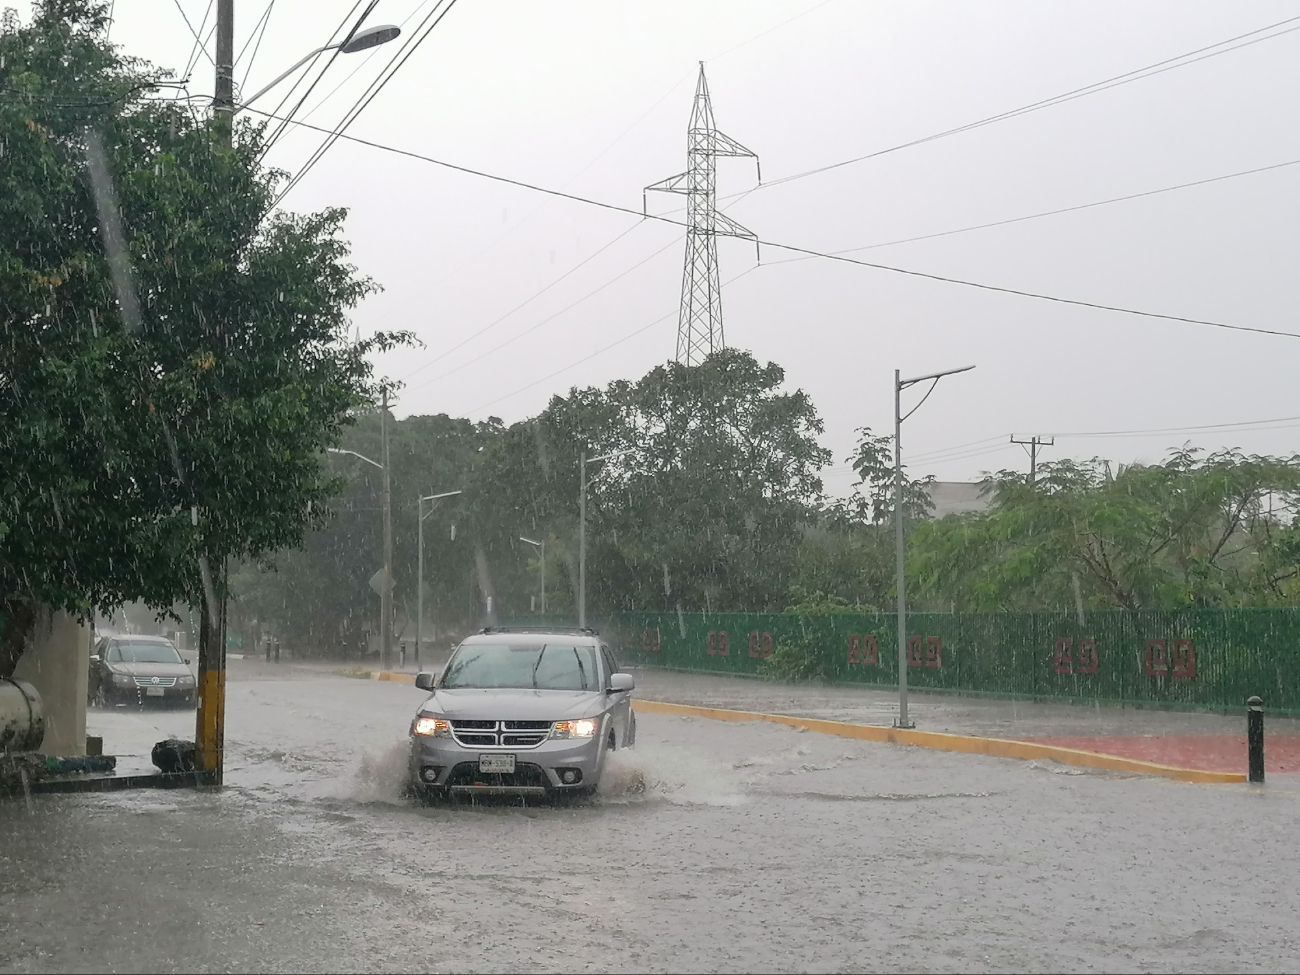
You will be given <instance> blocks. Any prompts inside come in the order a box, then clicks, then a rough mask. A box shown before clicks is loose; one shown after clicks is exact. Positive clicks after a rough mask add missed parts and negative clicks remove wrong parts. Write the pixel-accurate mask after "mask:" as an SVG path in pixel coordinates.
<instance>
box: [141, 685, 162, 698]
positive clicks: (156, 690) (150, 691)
mask: <svg viewBox="0 0 1300 975" xmlns="http://www.w3.org/2000/svg"><path fill="white" fill-rule="evenodd" d="M144 693H145V696H146V697H162V696H163V689H162V688H161V687H146V688H145V689H144Z"/></svg>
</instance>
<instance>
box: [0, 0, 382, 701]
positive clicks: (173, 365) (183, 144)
mask: <svg viewBox="0 0 1300 975" xmlns="http://www.w3.org/2000/svg"><path fill="white" fill-rule="evenodd" d="M104 25H105V10H104V6H103V5H102V4H98V3H92V2H86V0H45V2H43V3H41V4H39V5H38V6H37V8H36V11H35V15H34V17H33V19H32V21H31V22H30V24H28V25H26V26H24V25H23V24H21V23H20V22H19V21H18V20H17V18H16V16H15V15H13V14H12V12H10V13H8V14H6V15H5V19H4V22H3V25H2V26H0V65H2V66H3V67H0V415H3V416H4V417H5V418H6V420H5V423H4V424H3V427H2V428H0V600H3V603H4V606H3V608H4V610H5V611H6V612H7V614H8V615H9V617H10V619H11V620H13V623H12V624H11V625H10V626H9V627H8V630H7V633H6V636H5V638H4V647H6V648H7V650H4V651H0V675H3V673H4V670H3V667H5V666H11V665H12V660H13V659H15V653H16V652H17V650H18V649H20V647H21V644H20V642H17V641H18V638H19V637H20V636H21V631H22V630H23V629H25V626H24V623H25V621H26V620H29V619H30V613H31V609H32V607H33V606H35V605H36V604H47V605H50V606H52V607H55V608H62V609H66V610H69V611H73V612H79V613H85V612H88V611H89V610H91V609H92V608H100V609H103V610H108V609H110V608H111V607H113V606H115V605H118V604H121V603H123V602H126V601H129V600H142V601H145V602H147V603H149V604H150V605H153V606H157V607H167V606H170V605H171V604H172V603H173V602H174V601H176V600H186V601H191V602H193V601H196V600H197V598H198V596H199V592H200V581H199V578H198V571H197V555H198V554H199V553H206V554H207V556H208V557H209V558H210V559H211V560H212V561H213V562H214V563H215V562H218V561H219V560H221V559H223V558H225V557H227V556H235V557H241V556H243V557H249V556H257V555H259V554H261V553H265V552H268V551H272V550H276V549H279V548H282V547H284V546H291V545H295V544H298V543H300V542H301V541H302V539H303V537H304V533H305V532H306V531H307V530H308V529H309V528H311V527H313V526H316V525H318V524H320V516H321V515H322V514H323V511H324V503H325V502H326V501H327V499H328V498H329V497H331V496H332V495H333V494H334V493H336V491H337V488H338V485H337V483H336V482H335V481H334V480H333V479H332V478H331V476H330V474H329V472H328V471H327V470H326V468H325V467H324V466H323V463H322V460H321V450H322V448H323V447H325V446H326V445H328V444H331V443H335V442H337V440H338V438H339V436H340V434H341V431H342V429H343V428H344V427H345V426H346V425H347V424H348V423H349V422H351V419H352V415H353V411H354V410H355V409H356V408H358V407H359V406H361V405H362V404H364V403H365V402H366V401H367V400H368V399H370V398H371V396H372V394H373V392H374V381H373V379H372V377H371V370H370V366H369V364H368V362H367V360H366V355H367V353H368V352H370V351H371V350H373V349H375V348H380V347H387V346H388V345H390V344H391V343H392V342H394V341H402V340H403V336H400V335H399V336H393V335H378V336H375V337H372V338H370V339H368V340H366V341H362V342H349V341H348V337H347V332H348V329H347V314H348V310H349V309H350V308H351V307H353V306H354V305H355V304H356V303H357V302H358V301H360V300H361V298H363V297H364V296H365V295H366V293H367V292H368V291H370V290H372V288H373V287H374V285H373V284H372V283H371V282H370V281H369V280H368V279H366V278H364V277H362V276H360V275H359V274H358V273H357V271H356V269H355V268H354V267H353V266H352V265H351V264H350V263H348V247H347V245H346V243H345V242H344V241H343V240H342V239H341V237H340V230H341V226H342V223H343V220H344V216H345V214H344V213H343V211H341V210H326V211H323V212H321V213H316V214H310V215H305V216H299V215H293V214H289V213H284V212H281V211H275V212H273V211H272V200H273V199H274V188H275V184H276V182H277V180H279V179H280V178H281V175H282V174H279V173H276V172H274V171H271V170H268V169H265V168H264V167H262V166H261V165H260V163H259V161H258V160H259V158H260V156H261V151H262V138H261V130H260V129H258V128H257V127H254V126H246V125H241V126H239V127H238V128H237V132H236V138H235V144H234V147H233V148H230V149H227V148H223V147H222V146H221V145H220V144H219V143H218V141H216V140H214V139H213V137H212V135H211V132H210V130H209V126H208V124H207V122H206V120H204V119H203V118H201V117H198V116H196V115H195V114H193V113H192V111H191V110H190V109H189V108H188V107H187V103H186V102H184V101H177V100H172V99H169V98H166V97H162V96H161V95H160V92H165V90H164V89H161V88H160V85H161V84H164V83H165V81H166V75H165V73H163V72H159V71H157V70H155V69H153V68H152V67H150V66H149V65H146V64H144V63H142V62H140V61H137V60H134V59H130V58H126V57H124V56H122V55H121V54H120V53H119V52H118V51H117V50H116V49H115V48H114V47H112V46H111V45H109V44H108V43H106V42H105V41H104V39H103V38H104ZM100 147H102V148H100ZM96 164H98V167H99V169H98V173H96ZM96 177H98V178H96ZM16 634H17V636H15V635H16ZM6 660H7V661H9V662H8V664H6Z"/></svg>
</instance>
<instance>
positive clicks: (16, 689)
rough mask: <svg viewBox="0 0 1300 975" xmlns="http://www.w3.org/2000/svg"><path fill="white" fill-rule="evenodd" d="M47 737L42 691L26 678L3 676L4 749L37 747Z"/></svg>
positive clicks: (0, 742)
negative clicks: (18, 678) (16, 678)
mask: <svg viewBox="0 0 1300 975" xmlns="http://www.w3.org/2000/svg"><path fill="white" fill-rule="evenodd" d="M44 740H45V710H44V708H43V707H42V705H41V695H40V692H39V691H37V690H36V688H35V687H33V686H32V685H31V684H29V683H28V682H27V681H25V680H12V679H7V678H6V679H3V680H0V751H5V752H22V751H35V750H36V749H38V748H40V747H41V742H42V741H44Z"/></svg>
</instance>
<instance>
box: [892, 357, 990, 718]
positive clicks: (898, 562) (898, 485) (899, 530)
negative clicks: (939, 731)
mask: <svg viewBox="0 0 1300 975" xmlns="http://www.w3.org/2000/svg"><path fill="white" fill-rule="evenodd" d="M974 368H975V367H974V366H962V367H961V368H960V369H945V370H943V371H942V372H932V373H929V374H927V375H924V376H915V377H913V378H912V379H903V378H901V377H900V375H899V371H898V370H897V369H895V370H894V560H895V569H896V571H897V585H898V723H897V724H896V725H895V727H897V728H915V727H916V723H915V722H913V721H909V720H908V717H907V588H906V583H907V573H906V571H905V566H906V562H905V559H906V554H907V549H906V542H905V540H904V536H903V519H904V517H905V512H904V502H903V444H902V440H903V421H904V420H906V419H907V418H908V417H909V416H911V415H912V414H913V413H915V412H916V411H917V410H919V409H920V408H921V403H924V402H925V401H926V400H927V399H929V398H930V394H931V393H933V392H934V387H935V386H937V385H939V380H940V379H942V378H943V377H944V376H953V375H956V374H957V373H959V372H968V371H970V370H971V369H974ZM927 380H929V381H930V388H929V389H928V390H927V391H926V394H925V395H924V396H922V397H921V403H917V404H916V405H915V406H913V407H912V408H911V409H910V410H908V411H907V412H906V413H904V412H903V390H905V389H907V388H908V387H910V386H915V385H916V384H917V383H923V382H926V381H927Z"/></svg>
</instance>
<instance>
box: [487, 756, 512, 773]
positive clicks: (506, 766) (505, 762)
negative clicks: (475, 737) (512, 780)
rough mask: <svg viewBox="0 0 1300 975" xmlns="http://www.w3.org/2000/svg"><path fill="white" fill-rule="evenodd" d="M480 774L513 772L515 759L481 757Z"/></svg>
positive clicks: (509, 757) (508, 757) (510, 757)
mask: <svg viewBox="0 0 1300 975" xmlns="http://www.w3.org/2000/svg"><path fill="white" fill-rule="evenodd" d="M478 770H479V771H480V772H513V771H514V770H515V757H514V756H513V755H480V756H479V757H478Z"/></svg>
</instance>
